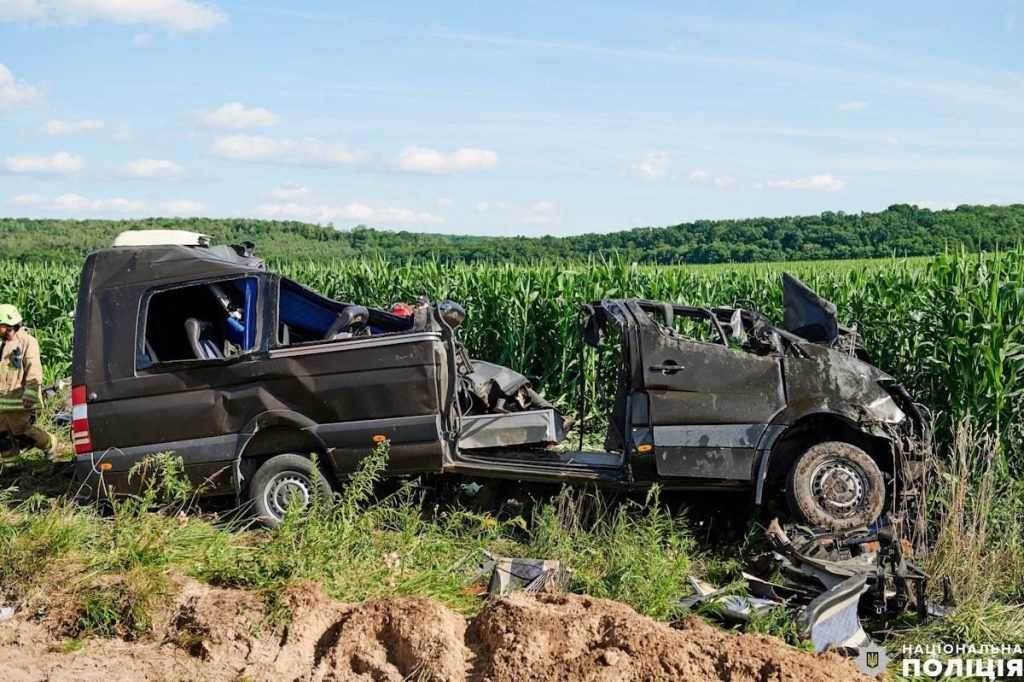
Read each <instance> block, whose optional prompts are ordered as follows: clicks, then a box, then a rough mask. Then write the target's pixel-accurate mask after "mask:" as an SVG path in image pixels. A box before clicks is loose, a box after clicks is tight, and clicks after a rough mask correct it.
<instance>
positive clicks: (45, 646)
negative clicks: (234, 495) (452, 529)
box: [0, 581, 867, 682]
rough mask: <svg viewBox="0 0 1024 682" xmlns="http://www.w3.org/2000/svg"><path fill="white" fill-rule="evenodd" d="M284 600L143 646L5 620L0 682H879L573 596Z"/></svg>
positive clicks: (192, 609) (234, 602)
mask: <svg viewBox="0 0 1024 682" xmlns="http://www.w3.org/2000/svg"><path fill="white" fill-rule="evenodd" d="M286 603H287V605H288V608H289V610H290V613H291V619H290V622H289V624H288V625H287V626H285V627H281V628H278V629H274V628H272V627H271V626H270V625H269V624H268V621H267V619H266V606H265V605H264V603H263V601H262V600H261V599H260V598H258V597H257V596H256V595H253V594H250V593H247V592H244V591H241V590H227V589H219V588H212V587H208V586H205V585H200V584H198V583H195V582H193V581H185V582H184V583H183V585H182V589H181V591H180V593H179V595H178V597H177V599H176V600H175V603H174V605H173V607H172V608H171V609H169V610H168V612H167V613H166V614H165V615H164V616H163V618H162V619H161V620H160V622H158V623H157V624H156V627H155V628H154V635H153V636H152V637H151V638H150V639H149V640H147V641H142V642H126V641H122V640H116V639H98V638H91V639H86V640H83V641H81V642H79V641H75V640H65V639H61V638H59V637H56V636H55V635H54V634H53V633H54V632H55V628H54V623H53V622H47V621H45V620H41V621H38V620H37V621H34V620H31V619H30V618H28V617H25V616H24V615H22V614H19V615H17V616H16V617H15V618H14V620H12V621H9V622H6V623H0V680H6V681H7V682H29V681H31V682H36V681H43V680H82V681H84V682H91V681H93V680H95V681H97V682H98V681H100V680H103V681H104V682H108V681H111V680H114V681H117V680H252V681H253V682H256V681H262V680H267V681H270V680H275V681H276V680H304V681H305V680H309V681H332V680H366V681H367V682H369V681H374V682H380V681H390V680H404V679H410V678H411V679H422V680H438V681H447V680H479V681H484V680H493V681H495V682H499V681H503V680H552V679H574V680H576V679H579V680H736V681H744V682H746V681H759V682H760V681H765V682H767V681H773V682H774V681H783V680H793V681H794V682H796V681H801V682H802V681H803V680H821V681H828V680H837V681H839V680H854V679H867V678H862V677H861V676H860V675H859V674H858V673H857V670H856V668H855V667H854V666H853V664H852V663H851V662H850V661H848V660H846V659H844V658H842V657H841V656H839V655H837V654H834V653H825V654H821V655H818V656H814V655H811V654H807V653H804V652H800V651H797V650H795V649H793V648H791V647H788V646H786V645H785V644H783V643H782V642H781V641H780V640H778V639H775V638H772V637H765V636H760V635H743V634H732V633H727V632H723V631H721V630H718V629H716V628H714V627H711V626H710V625H707V624H706V623H703V622H702V621H700V620H699V619H697V618H689V619H685V620H684V621H682V622H681V623H679V624H677V626H675V627H671V626H669V625H666V624H664V623H660V622H657V621H654V620H652V619H650V618H647V617H645V616H641V615H639V614H637V613H636V612H635V611H633V609H631V608H629V607H628V606H626V605H624V604H620V603H618V602H613V601H608V600H605V599H595V598H591V597H586V596H580V595H574V594H526V593H515V594H511V595H509V596H507V597H504V598H502V599H499V600H496V601H493V602H491V603H490V604H488V605H487V606H486V607H485V608H484V610H483V611H482V613H481V614H480V615H478V616H477V617H475V618H473V619H472V620H471V621H468V622H467V620H466V619H465V618H464V617H462V616H461V615H459V614H458V613H456V612H454V611H452V610H451V609H449V608H447V607H446V606H443V605H442V604H440V603H438V602H435V601H431V600H429V599H420V598H400V599H386V600H380V601H373V602H366V603H363V604H355V605H352V604H342V603H340V602H336V601H333V600H331V599H329V598H327V597H326V596H325V595H324V594H323V593H322V591H320V589H319V588H317V587H316V586H314V585H303V586H301V587H298V588H295V589H293V590H292V591H291V592H289V593H288V594H287V595H286Z"/></svg>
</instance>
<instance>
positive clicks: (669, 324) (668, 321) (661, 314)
mask: <svg viewBox="0 0 1024 682" xmlns="http://www.w3.org/2000/svg"><path fill="white" fill-rule="evenodd" d="M642 309H643V311H644V312H645V313H647V317H648V318H650V320H651V321H652V322H654V323H655V324H656V325H658V327H659V328H660V329H661V331H662V333H663V334H665V335H667V336H671V337H673V338H679V339H685V340H688V341H697V342H699V343H710V344H713V345H716V346H723V345H726V344H724V343H723V341H722V333H721V332H720V331H719V329H722V330H723V331H725V332H726V333H727V332H728V330H727V329H726V328H725V327H720V324H721V323H720V322H719V323H718V324H716V322H718V319H717V318H715V317H714V315H713V313H711V311H709V310H704V309H701V308H686V307H683V306H672V305H668V304H665V305H643V306H642Z"/></svg>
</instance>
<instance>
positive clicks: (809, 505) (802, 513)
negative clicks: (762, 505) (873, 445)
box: [786, 441, 885, 530]
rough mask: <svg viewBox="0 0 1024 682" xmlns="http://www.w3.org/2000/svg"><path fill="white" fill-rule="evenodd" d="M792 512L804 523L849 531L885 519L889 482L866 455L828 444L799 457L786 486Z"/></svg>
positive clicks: (846, 445)
mask: <svg viewBox="0 0 1024 682" xmlns="http://www.w3.org/2000/svg"><path fill="white" fill-rule="evenodd" d="M786 499H787V501H788V502H789V509H790V511H791V512H793V514H794V515H795V516H796V517H797V518H798V520H799V521H801V522H803V523H809V524H811V525H813V526H826V527H828V528H832V529H834V530H850V529H851V528H859V527H861V526H866V525H868V524H869V523H871V522H872V521H874V520H876V519H877V518H878V517H879V516H881V514H882V508H883V507H884V506H885V481H884V479H883V478H882V470H881V469H879V468H878V464H876V463H875V460H873V459H871V457H870V456H869V455H868V453H866V452H864V451H863V450H861V449H860V448H858V447H857V446H855V445H851V444H849V443H842V442H840V441H828V442H825V443H818V444H817V445H812V446H811V447H809V448H808V449H807V450H805V451H804V452H803V454H801V455H800V456H799V457H797V460H796V462H795V463H794V465H793V468H792V469H790V471H789V477H788V478H787V481H786Z"/></svg>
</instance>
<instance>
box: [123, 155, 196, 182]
mask: <svg viewBox="0 0 1024 682" xmlns="http://www.w3.org/2000/svg"><path fill="white" fill-rule="evenodd" d="M116 172H117V174H118V175H120V176H121V177H123V178H135V179H140V180H181V179H182V178H185V177H186V176H188V169H186V168H185V167H184V166H182V165H181V164H178V163H175V162H174V161H170V160H168V159H139V160H137V161H131V162H129V163H126V164H124V165H123V166H119V167H118V168H117V169H116Z"/></svg>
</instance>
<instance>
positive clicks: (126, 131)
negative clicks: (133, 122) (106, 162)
mask: <svg viewBox="0 0 1024 682" xmlns="http://www.w3.org/2000/svg"><path fill="white" fill-rule="evenodd" d="M110 139H111V140H113V141H114V142H131V141H132V140H134V139H135V131H134V130H132V127H131V126H129V125H125V124H122V125H121V126H120V127H119V128H118V129H117V130H116V131H114V134H113V135H111V136H110Z"/></svg>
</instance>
